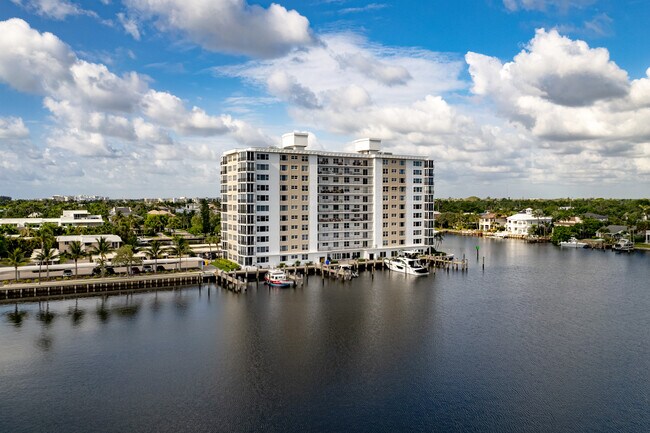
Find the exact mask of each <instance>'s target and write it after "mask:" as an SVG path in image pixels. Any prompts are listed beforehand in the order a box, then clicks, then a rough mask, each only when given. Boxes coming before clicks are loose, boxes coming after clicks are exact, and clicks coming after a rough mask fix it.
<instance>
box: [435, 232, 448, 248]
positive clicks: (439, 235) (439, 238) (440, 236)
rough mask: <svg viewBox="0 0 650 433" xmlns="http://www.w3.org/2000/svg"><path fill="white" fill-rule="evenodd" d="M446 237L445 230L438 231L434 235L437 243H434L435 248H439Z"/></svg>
mask: <svg viewBox="0 0 650 433" xmlns="http://www.w3.org/2000/svg"><path fill="white" fill-rule="evenodd" d="M444 237H445V234H444V233H443V232H441V231H437V232H436V233H435V234H434V235H433V239H435V245H434V248H435V249H436V250H437V249H438V248H440V245H441V244H442V240H443V239H444Z"/></svg>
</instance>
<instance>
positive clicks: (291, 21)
mask: <svg viewBox="0 0 650 433" xmlns="http://www.w3.org/2000/svg"><path fill="white" fill-rule="evenodd" d="M125 4H126V5H127V7H128V8H129V10H130V11H132V12H133V15H134V16H136V15H137V16H139V17H141V18H142V19H151V20H153V21H154V22H155V25H156V26H157V27H158V29H160V30H162V31H175V32H180V33H181V34H182V35H184V36H185V37H187V38H188V39H189V40H190V41H192V42H194V43H196V44H199V45H201V46H202V47H204V48H205V49H208V50H211V51H218V52H224V53H232V54H244V55H248V56H253V57H274V56H278V55H282V54H284V53H286V52H288V51H290V50H292V49H293V48H297V47H303V46H306V45H311V44H313V43H314V42H315V41H314V37H313V36H312V34H311V30H310V28H309V21H308V20H307V18H305V17H304V16H302V15H300V14H299V13H298V12H296V11H295V10H287V9H285V8H284V7H283V6H281V5H279V4H276V3H272V4H271V5H270V6H269V7H268V8H263V7H262V6H259V5H251V4H248V2H246V1H245V0H125Z"/></svg>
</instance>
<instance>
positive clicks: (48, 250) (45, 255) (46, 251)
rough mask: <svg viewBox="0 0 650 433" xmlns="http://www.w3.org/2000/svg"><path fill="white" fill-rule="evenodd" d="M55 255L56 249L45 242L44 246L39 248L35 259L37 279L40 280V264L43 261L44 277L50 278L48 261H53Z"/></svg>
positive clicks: (41, 264)
mask: <svg viewBox="0 0 650 433" xmlns="http://www.w3.org/2000/svg"><path fill="white" fill-rule="evenodd" d="M56 256H57V253H56V250H55V249H54V248H52V247H51V246H50V244H46V245H45V248H43V249H41V251H40V252H39V253H38V254H37V255H36V260H38V265H39V268H38V280H39V282H40V280H41V266H43V262H45V272H46V275H45V277H46V278H47V279H48V280H49V279H50V262H51V261H53V260H54V259H55V258H56Z"/></svg>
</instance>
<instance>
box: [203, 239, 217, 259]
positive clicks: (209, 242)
mask: <svg viewBox="0 0 650 433" xmlns="http://www.w3.org/2000/svg"><path fill="white" fill-rule="evenodd" d="M205 241H206V242H207V243H208V249H209V251H210V260H212V244H213V243H215V244H216V243H218V242H219V238H218V237H217V236H215V235H209V236H206V238H205Z"/></svg>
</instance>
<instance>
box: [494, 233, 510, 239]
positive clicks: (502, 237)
mask: <svg viewBox="0 0 650 433" xmlns="http://www.w3.org/2000/svg"><path fill="white" fill-rule="evenodd" d="M491 237H493V238H496V239H505V238H507V237H508V232H496V233H492V235H491Z"/></svg>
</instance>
